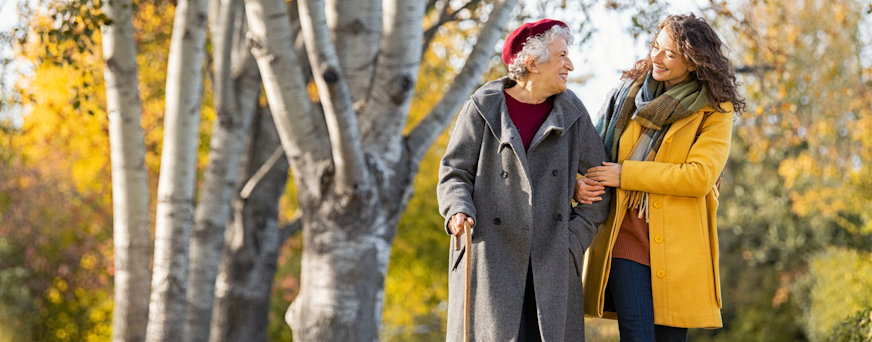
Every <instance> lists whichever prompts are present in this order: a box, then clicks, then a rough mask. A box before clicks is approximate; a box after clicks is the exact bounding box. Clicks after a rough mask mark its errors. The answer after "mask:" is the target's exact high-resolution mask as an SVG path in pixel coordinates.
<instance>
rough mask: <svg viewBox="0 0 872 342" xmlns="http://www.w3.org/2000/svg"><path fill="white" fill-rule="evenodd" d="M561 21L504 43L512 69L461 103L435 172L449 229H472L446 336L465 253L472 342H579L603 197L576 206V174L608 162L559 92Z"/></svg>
mask: <svg viewBox="0 0 872 342" xmlns="http://www.w3.org/2000/svg"><path fill="white" fill-rule="evenodd" d="M572 40H573V37H572V35H571V34H570V32H569V29H568V27H567V26H566V24H564V23H562V22H559V21H555V20H548V19H543V20H540V21H537V22H534V23H528V24H524V25H522V26H521V27H519V28H518V29H516V30H515V31H514V32H512V34H510V35H509V37H508V38H507V39H506V42H505V45H504V48H503V53H502V60H503V62H504V63H506V65H507V66H508V68H509V76H508V77H504V78H501V79H498V80H495V81H492V82H488V83H487V84H485V85H484V86H482V87H481V88H480V89H478V90H477V91H476V92H475V94H473V95H472V98H471V99H470V100H469V101H468V102H467V103H466V105H465V106H464V107H463V109H462V110H461V112H460V114H459V117H458V119H457V124H456V126H455V128H454V131H453V133H452V134H451V140H450V141H449V143H448V148H447V150H446V152H445V156H444V157H443V158H442V161H441V165H440V169H439V184H438V187H437V193H438V198H439V210H440V212H441V214H442V215H443V216H444V217H445V219H446V221H445V227H446V232H448V233H449V234H454V235H461V234H463V233H464V229H463V222H464V221H467V222H469V223H470V224H472V225H473V229H472V234H473V235H472V245H471V247H469V248H468V247H467V246H464V249H462V250H459V251H456V252H455V251H454V249H453V248H452V249H451V255H450V260H451V264H450V265H449V267H450V276H449V304H448V336H447V340H448V341H461V340H462V332H463V323H462V317H463V307H464V303H463V298H464V296H463V294H464V274H465V262H461V261H462V260H464V258H466V257H469V256H472V270H471V271H472V272H471V273H472V282H471V292H472V300H471V303H470V304H471V313H470V314H471V329H470V330H471V331H472V335H473V336H472V340H474V341H540V340H544V341H583V340H584V319H583V296H582V286H581V274H582V269H581V267H582V262H583V257H584V250H585V249H586V248H587V247H588V245H590V243H591V240H592V239H593V236H594V234H595V233H596V230H597V225H599V224H600V223H602V222H604V221H605V219H606V216H607V213H608V203H609V201H608V194H604V196H603V200H602V201H598V202H596V203H594V204H590V205H588V204H581V205H578V206H575V207H573V205H572V203H571V197H572V192H573V188H574V186H575V178H576V174H577V173H579V172H584V171H586V170H587V169H588V168H591V167H594V166H597V165H600V164H601V162H602V161H605V160H607V159H606V154H605V150H604V148H603V145H602V143H601V142H600V140H599V136H598V135H597V132H596V130H595V129H594V127H593V124H592V122H591V120H590V117H589V116H588V112H587V110H586V109H585V107H584V105H583V104H582V103H581V101H580V100H579V99H578V97H576V96H575V94H573V93H572V91H569V90H566V80H567V75H568V74H569V72H570V71H572V69H573V67H572V62H571V61H570V60H569V57H568V56H567V54H568V48H567V45H569V44H571V43H572Z"/></svg>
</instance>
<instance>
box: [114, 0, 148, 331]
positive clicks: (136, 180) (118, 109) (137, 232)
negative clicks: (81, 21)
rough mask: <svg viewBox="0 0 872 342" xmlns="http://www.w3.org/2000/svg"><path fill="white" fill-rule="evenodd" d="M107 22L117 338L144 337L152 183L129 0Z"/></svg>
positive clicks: (117, 0) (118, 5) (121, 1)
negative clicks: (146, 151) (144, 139)
mask: <svg viewBox="0 0 872 342" xmlns="http://www.w3.org/2000/svg"><path fill="white" fill-rule="evenodd" d="M105 14H106V16H107V17H109V19H110V20H113V21H114V22H115V24H114V25H109V26H103V61H104V71H103V80H104V82H105V86H106V108H107V113H108V116H109V140H110V150H111V160H112V192H113V193H112V199H113V201H112V205H113V221H114V223H113V226H114V232H113V236H114V243H115V310H114V312H113V319H112V340H113V341H143V340H144V339H145V328H146V322H148V294H149V291H150V289H149V279H150V275H151V272H150V271H149V269H148V261H149V252H150V251H149V247H150V246H149V242H150V238H149V232H148V228H149V226H148V182H147V180H146V171H145V146H144V142H143V133H142V126H141V125H140V122H139V119H140V115H141V106H142V105H141V103H140V101H139V86H138V83H139V77H138V75H137V67H136V46H135V41H134V40H133V25H132V24H131V16H132V10H131V3H130V0H113V1H110V2H109V4H108V6H107V7H106V9H105Z"/></svg>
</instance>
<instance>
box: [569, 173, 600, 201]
mask: <svg viewBox="0 0 872 342" xmlns="http://www.w3.org/2000/svg"><path fill="white" fill-rule="evenodd" d="M605 189H606V187H604V186H602V185H600V184H599V183H598V182H597V181H595V180H593V179H590V178H587V177H582V178H579V179H576V180H575V194H574V195H573V196H572V198H573V199H575V201H576V202H578V203H581V204H593V202H599V201H602V200H603V198H602V197H599V195H602V194H604V193H606V190H605Z"/></svg>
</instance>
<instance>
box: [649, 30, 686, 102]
mask: <svg viewBox="0 0 872 342" xmlns="http://www.w3.org/2000/svg"><path fill="white" fill-rule="evenodd" d="M651 61H652V62H654V68H653V74H654V75H653V76H654V79H655V80H658V81H661V82H663V83H665V85H666V89H669V88H672V87H673V86H675V85H676V84H679V83H681V82H682V81H684V80H685V79H687V78H688V77H689V76H690V72H691V71H694V70H695V69H696V68H695V67H694V66H693V65H690V63H689V62H688V61H687V59H686V58H684V56H682V55H681V54H679V53H678V45H677V44H675V41H673V40H672V35H671V33H670V32H669V30H668V29H667V28H664V29H663V30H660V33H659V34H658V35H657V39H655V40H654V47H653V48H652V49H651Z"/></svg>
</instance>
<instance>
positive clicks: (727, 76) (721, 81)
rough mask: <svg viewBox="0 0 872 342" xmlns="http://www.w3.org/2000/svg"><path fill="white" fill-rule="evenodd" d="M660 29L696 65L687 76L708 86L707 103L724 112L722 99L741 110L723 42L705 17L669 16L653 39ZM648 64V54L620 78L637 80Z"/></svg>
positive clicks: (737, 110) (649, 68)
mask: <svg viewBox="0 0 872 342" xmlns="http://www.w3.org/2000/svg"><path fill="white" fill-rule="evenodd" d="M664 28H666V29H667V31H666V32H667V33H669V35H670V37H671V38H672V40H673V41H675V44H676V45H678V53H679V54H681V55H682V56H684V58H685V59H686V60H687V61H688V62H689V63H691V65H694V66H696V70H695V71H693V72H691V75H692V76H694V77H696V79H697V80H699V81H700V82H701V83H702V84H703V85H704V86H705V87H707V88H708V90H709V91H708V98H709V103H711V104H713V106H714V107H715V109H717V110H718V111H719V112H722V113H726V112H727V111H726V110H724V109H723V108H721V103H722V102H730V103H732V104H733V110H734V111H735V113H736V115H739V114H741V113H742V112H744V111H745V109H746V108H745V107H746V105H745V100H744V99H743V98H742V97H741V96H740V95H739V89H738V85H739V83H738V82H737V81H736V74H735V72H734V71H733V66H732V64H731V63H730V59H729V58H727V56H725V55H724V52H723V50H724V48H725V46H724V43H723V42H722V41H721V39H720V38H718V34H717V33H715V30H714V29H712V27H711V26H709V24H708V23H706V22H705V19H703V18H701V17H697V16H695V15H693V13H691V14H689V15H683V14H680V15H670V16H668V17H666V19H665V20H663V22H661V23H660V25H658V26H657V32H655V33H654V38H655V39H656V38H657V35H658V34H660V32H663V29H664ZM653 48H654V39H652V42H651V44H650V45H649V49H653ZM649 51H650V50H649ZM652 67H653V63H652V62H651V54H650V53H648V57H647V58H645V59H642V60H639V61H637V62H636V64H634V65H633V69H630V70H626V71H624V72H623V73H622V75H621V79H638V78H639V77H641V76H643V75H647V74H648V72H650V71H651V68H652Z"/></svg>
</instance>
